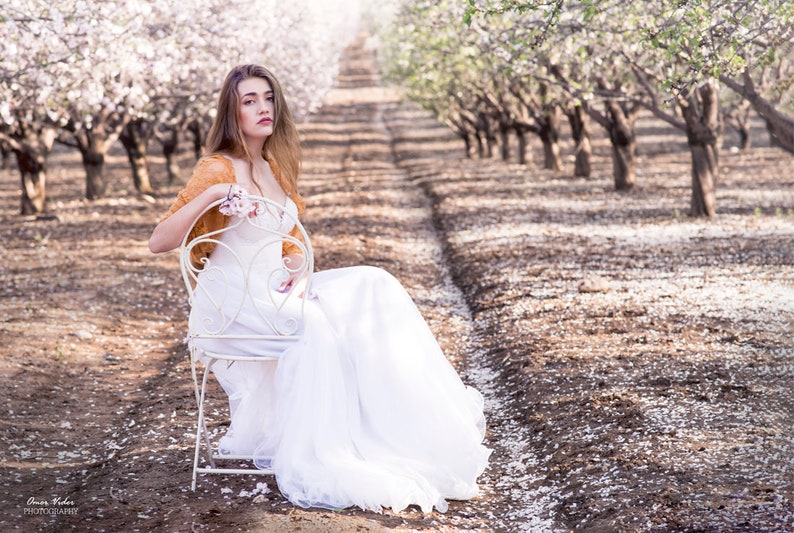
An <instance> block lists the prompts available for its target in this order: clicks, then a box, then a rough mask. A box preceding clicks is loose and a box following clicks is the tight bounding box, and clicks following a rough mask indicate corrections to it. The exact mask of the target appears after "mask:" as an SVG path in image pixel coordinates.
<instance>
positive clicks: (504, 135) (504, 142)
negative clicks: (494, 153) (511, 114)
mask: <svg viewBox="0 0 794 533" xmlns="http://www.w3.org/2000/svg"><path fill="white" fill-rule="evenodd" d="M510 129H511V128H510V126H509V125H508V124H507V123H504V122H502V123H500V124H499V149H500V153H501V156H502V161H510Z"/></svg>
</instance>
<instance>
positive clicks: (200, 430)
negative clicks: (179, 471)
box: [191, 359, 215, 491]
mask: <svg viewBox="0 0 794 533" xmlns="http://www.w3.org/2000/svg"><path fill="white" fill-rule="evenodd" d="M214 363H215V360H214V359H212V360H210V362H209V363H208V364H207V366H205V367H204V375H203V376H202V379H201V386H200V387H199V385H198V377H197V376H196V373H195V370H193V384H194V388H195V391H196V400H197V402H196V403H197V408H198V421H197V424H196V447H195V451H194V453H193V481H192V483H191V490H192V491H195V490H196V483H197V479H198V464H199V455H200V453H201V437H202V434H203V436H204V446H205V447H206V450H207V458H208V461H209V464H210V467H211V468H215V459H214V458H213V457H212V442H211V441H210V436H209V431H208V430H207V421H206V419H205V417H204V400H205V399H206V392H207V380H208V378H209V374H210V370H211V368H212V365H213V364H214Z"/></svg>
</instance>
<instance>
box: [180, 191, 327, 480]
mask: <svg viewBox="0 0 794 533" xmlns="http://www.w3.org/2000/svg"><path fill="white" fill-rule="evenodd" d="M249 198H250V200H251V201H252V202H253V203H254V204H255V205H256V208H257V213H258V215H257V216H256V217H249V216H243V217H240V216H233V217H230V219H229V223H228V225H227V226H226V227H224V228H222V229H219V230H216V231H212V232H210V233H207V234H204V235H200V236H198V237H196V238H194V239H192V240H191V239H189V236H186V237H185V238H184V239H183V241H182V244H181V246H180V268H181V271H182V277H183V279H184V281H185V286H186V287H187V291H188V295H189V296H188V300H189V303H190V307H191V319H190V321H189V325H188V335H187V342H188V346H189V347H190V367H191V373H192V377H193V384H194V388H195V395H196V405H197V408H198V422H197V427H196V446H195V452H194V459H193V480H192V484H191V489H192V490H195V489H196V482H197V477H198V474H272V471H270V470H262V469H257V468H254V467H253V465H252V466H251V467H249V468H223V467H220V466H219V465H218V464H217V462H218V461H237V462H238V463H241V462H243V461H246V460H250V461H253V459H254V458H253V457H252V456H247V455H245V456H240V455H226V454H220V453H218V450H217V445H215V444H213V442H212V439H211V434H210V432H209V431H208V429H207V421H206V418H205V403H206V400H207V384H208V378H209V374H210V371H211V370H212V368H213V366H215V365H216V364H226V365H233V364H235V363H237V362H241V361H253V362H263V361H272V360H274V359H277V358H278V357H280V356H281V354H282V353H283V351H284V350H285V349H286V348H287V347H288V346H289V345H290V344H291V343H294V342H296V341H297V340H299V339H300V337H301V334H302V331H303V315H304V302H305V298H304V295H306V296H308V291H309V286H310V283H311V276H312V272H313V270H314V256H313V250H312V246H311V242H310V240H309V236H308V234H307V233H306V230H305V228H304V227H303V225H302V224H301V223H300V221H299V220H298V219H297V217H296V216H293V215H292V214H291V213H290V212H289V211H285V210H284V209H283V207H284V206H282V205H279V204H278V203H276V202H274V201H272V200H270V199H267V198H264V197H259V196H251V197H249ZM221 203H222V200H219V201H216V202H214V203H212V204H210V205H209V206H208V207H207V208H206V209H205V210H204V211H203V212H202V213H201V215H199V216H198V217H197V218H196V221H198V220H199V219H200V218H201V217H202V216H203V215H204V214H206V213H208V212H209V211H211V210H213V209H217V208H218V206H219V205H220V204H221ZM285 217H286V218H287V220H289V221H290V222H291V223H287V224H284V220H285ZM293 224H294V227H296V228H298V232H299V236H300V238H297V237H296V236H295V235H292V234H290V233H288V232H285V231H283V230H282V228H285V227H289V226H293ZM233 229H236V230H237V233H236V235H237V236H238V237H236V238H238V239H239V235H246V234H248V235H250V236H252V237H256V238H255V239H254V238H252V240H251V241H250V242H249V241H246V242H245V243H244V244H245V246H242V248H245V250H242V253H241V251H240V249H239V248H240V247H238V249H233V247H230V246H229V243H230V239H234V238H235V237H232V236H231V235H230V232H231V231H232V230H233ZM251 231H253V232H254V233H250V232H251ZM284 243H288V245H290V246H292V249H293V250H294V249H295V248H296V249H297V250H298V251H299V253H300V254H301V255H302V256H303V261H301V262H300V264H299V265H296V264H294V263H296V261H290V260H289V259H285V258H282V256H281V252H280V250H281V249H282V247H283V246H284ZM208 246H209V247H211V248H212V250H213V251H212V253H211V254H210V255H209V257H204V258H203V259H201V260H199V261H196V259H195V257H194V254H193V253H192V252H193V251H194V250H196V249H197V247H198V249H199V250H201V249H202V248H204V249H205V250H206V247H208ZM273 254H276V255H277V260H276V261H275V263H276V265H277V267H276V268H272V269H271V268H268V269H265V270H266V271H263V268H262V265H263V263H262V262H261V261H262V260H265V262H266V263H267V257H270V258H271V261H270V262H269V263H267V264H273V261H272V258H273ZM263 258H264V259H263ZM291 276H292V277H297V278H299V279H301V280H302V282H301V283H296V284H293V285H292V286H290V287H287V288H286V289H283V288H281V287H280V286H281V284H282V283H283V282H284V281H285V280H286V279H288V278H289V277H291ZM240 278H242V279H240ZM263 287H264V289H263ZM197 298H201V299H202V309H203V310H204V311H202V312H205V311H206V309H207V308H208V307H209V309H210V311H209V313H210V315H211V316H208V315H206V314H205V315H204V316H194V312H193V311H194V307H195V304H196V301H197ZM208 302H210V304H211V305H209V306H208V305H207V303H208ZM243 312H246V313H251V312H255V313H256V314H257V323H259V321H260V320H261V325H262V329H261V333H260V332H257V333H255V334H252V333H250V332H246V333H243V334H241V333H239V332H236V331H235V326H234V324H235V321H236V320H237V318H238V317H239V316H240V314H241V313H243ZM239 341H245V344H244V345H245V346H247V347H249V349H246V350H240V349H239V346H240V345H239V344H237V343H238V342H239ZM251 343H255V346H256V350H255V351H256V353H255V354H252V353H251V351H250V347H251V346H252V344H251ZM201 366H203V371H202V370H201V368H200V367H201ZM199 375H201V378H200V379H199ZM202 448H203V449H204V459H205V461H204V463H203V464H201V465H200V462H201V461H200V459H201V455H202ZM240 466H242V465H240Z"/></svg>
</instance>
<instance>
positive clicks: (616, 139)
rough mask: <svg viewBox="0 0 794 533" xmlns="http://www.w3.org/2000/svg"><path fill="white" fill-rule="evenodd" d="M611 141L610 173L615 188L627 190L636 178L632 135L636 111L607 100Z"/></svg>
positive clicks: (633, 138) (635, 141) (635, 145)
mask: <svg viewBox="0 0 794 533" xmlns="http://www.w3.org/2000/svg"><path fill="white" fill-rule="evenodd" d="M607 113H608V114H609V118H610V127H609V140H610V142H611V143H612V174H613V177H614V179H615V190H618V191H627V190H629V189H632V188H633V187H634V183H635V182H636V180H637V158H636V153H637V139H636V138H635V136H634V121H635V119H636V113H633V112H627V111H626V110H625V109H623V107H621V106H620V104H619V103H618V102H615V101H613V100H609V101H608V102H607Z"/></svg>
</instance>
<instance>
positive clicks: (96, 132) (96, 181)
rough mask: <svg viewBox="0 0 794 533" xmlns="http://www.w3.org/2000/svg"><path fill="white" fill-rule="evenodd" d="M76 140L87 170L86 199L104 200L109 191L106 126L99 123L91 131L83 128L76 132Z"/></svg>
mask: <svg viewBox="0 0 794 533" xmlns="http://www.w3.org/2000/svg"><path fill="white" fill-rule="evenodd" d="M75 139H76V140H77V148H78V149H79V150H80V155H81V156H82V158H83V168H84V169H85V197H86V198H88V199H89V200H96V199H97V198H102V197H103V196H104V195H105V191H106V190H107V182H106V180H105V175H104V171H105V155H106V154H107V147H106V142H105V128H104V125H103V124H102V123H99V124H96V125H95V126H94V127H93V128H91V129H88V128H85V127H83V128H82V129H80V130H78V131H76V132H75Z"/></svg>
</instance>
